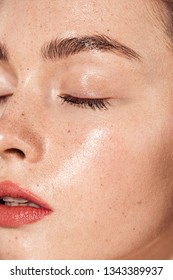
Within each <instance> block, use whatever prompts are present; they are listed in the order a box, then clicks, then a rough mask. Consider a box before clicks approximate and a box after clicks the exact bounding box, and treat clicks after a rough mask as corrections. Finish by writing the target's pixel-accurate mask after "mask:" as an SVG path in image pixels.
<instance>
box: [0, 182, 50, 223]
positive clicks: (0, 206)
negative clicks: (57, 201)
mask: <svg viewBox="0 0 173 280" xmlns="http://www.w3.org/2000/svg"><path fill="white" fill-rule="evenodd" d="M51 212H52V210H51V208H50V207H49V205H48V204H47V203H45V202H43V201H42V200H41V199H40V198H38V197H37V196H36V195H34V194H33V193H31V192H29V191H27V190H24V189H23V188H22V187H20V186H19V185H17V184H15V183H13V182H11V181H4V182H1V183H0V227H13V228H14V227H19V226H22V225H25V224H30V223H34V222H37V221H39V220H41V219H43V218H44V217H45V216H47V215H49V214H51Z"/></svg>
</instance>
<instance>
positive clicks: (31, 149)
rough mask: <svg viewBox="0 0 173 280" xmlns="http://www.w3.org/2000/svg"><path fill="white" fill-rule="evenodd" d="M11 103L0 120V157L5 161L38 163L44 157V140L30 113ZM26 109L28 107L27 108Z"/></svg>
mask: <svg viewBox="0 0 173 280" xmlns="http://www.w3.org/2000/svg"><path fill="white" fill-rule="evenodd" d="M14 104H15V103H13V102H11V104H9V106H8V105H7V106H8V107H7V108H6V110H5V112H4V114H3V115H2V116H1V118H0V157H1V158H2V159H4V160H10V159H13V160H14V159H15V160H17V161H22V163H23V161H28V162H37V161H39V160H40V158H41V157H42V156H43V140H42V139H43V138H42V137H41V135H40V133H39V131H37V129H36V128H38V126H37V127H35V126H34V125H33V124H34V120H33V117H32V112H30V117H29V116H27V113H26V114H25V111H21V110H19V107H15V105H14ZM25 108H26V106H25Z"/></svg>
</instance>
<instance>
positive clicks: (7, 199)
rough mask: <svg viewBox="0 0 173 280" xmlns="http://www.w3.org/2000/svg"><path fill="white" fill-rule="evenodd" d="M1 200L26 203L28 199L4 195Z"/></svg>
mask: <svg viewBox="0 0 173 280" xmlns="http://www.w3.org/2000/svg"><path fill="white" fill-rule="evenodd" d="M3 201H5V202H15V203H26V202H28V200H26V199H23V198H14V197H10V196H5V197H3Z"/></svg>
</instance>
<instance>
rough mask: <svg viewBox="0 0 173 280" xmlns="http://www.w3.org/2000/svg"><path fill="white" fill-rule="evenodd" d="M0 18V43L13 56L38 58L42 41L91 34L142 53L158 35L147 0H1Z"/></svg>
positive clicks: (153, 44) (154, 41)
mask: <svg viewBox="0 0 173 280" xmlns="http://www.w3.org/2000/svg"><path fill="white" fill-rule="evenodd" d="M149 11H150V12H149ZM151 14H152V16H151ZM0 18H1V25H0V40H1V41H2V42H4V43H5V44H7V45H8V49H9V50H14V48H15V51H16V55H21V53H22V51H23V50H25V51H27V52H28V54H30V53H31V52H32V56H33V55H34V54H35V55H38V51H39V49H40V47H41V46H42V45H43V44H44V42H46V41H49V40H51V39H54V38H58V37H59V38H63V37H70V36H78V35H90V34H93V33H104V34H107V35H111V36H112V37H114V38H115V39H117V40H119V41H121V42H123V43H124V44H126V45H127V46H129V47H131V48H132V49H136V50H138V49H139V50H140V49H141V48H142V49H144V50H145V51H144V52H146V50H147V49H148V48H150V49H152V47H153V50H154V49H155V43H156V37H157V38H158V37H159V36H160V33H161V28H159V25H158V24H155V23H156V22H155V23H154V21H156V19H155V17H154V13H152V5H151V1H149V0H145V1H144V0H121V1H119V0H93V1H88V0H64V1H62V0H51V1H49V0H37V1H35V0H25V1H22V0H6V1H3V0H2V1H0ZM144 34H145V36H143V35H144ZM162 36H163V34H162ZM148 37H149V38H150V40H149V41H148V40H147V41H146V38H148ZM158 41H160V40H158ZM16 42H17V44H16ZM14 44H15V47H14ZM158 48H159V45H158ZM33 50H34V52H33Z"/></svg>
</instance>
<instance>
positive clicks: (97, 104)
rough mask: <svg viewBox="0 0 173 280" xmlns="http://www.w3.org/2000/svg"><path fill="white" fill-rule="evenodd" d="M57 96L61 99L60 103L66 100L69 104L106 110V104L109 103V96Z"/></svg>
mask: <svg viewBox="0 0 173 280" xmlns="http://www.w3.org/2000/svg"><path fill="white" fill-rule="evenodd" d="M59 97H60V98H61V100H62V104H64V103H65V102H66V103H67V104H69V105H73V106H78V107H81V108H86V107H88V108H90V109H93V110H96V109H99V110H108V108H107V105H110V102H109V101H108V100H109V99H110V98H79V97H74V96H72V95H67V94H66V95H61V96H59Z"/></svg>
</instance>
